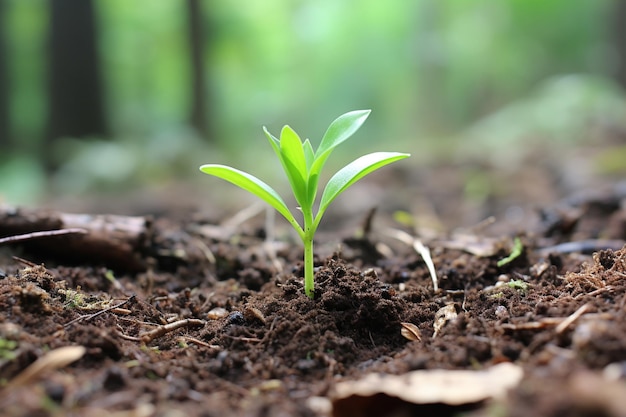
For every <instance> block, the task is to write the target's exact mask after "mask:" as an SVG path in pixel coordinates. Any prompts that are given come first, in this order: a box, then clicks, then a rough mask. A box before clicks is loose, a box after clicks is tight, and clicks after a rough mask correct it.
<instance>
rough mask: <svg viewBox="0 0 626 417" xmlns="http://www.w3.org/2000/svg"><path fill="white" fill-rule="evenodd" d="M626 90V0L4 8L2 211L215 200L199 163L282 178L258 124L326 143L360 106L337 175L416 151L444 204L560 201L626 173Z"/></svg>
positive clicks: (257, 0) (421, 180)
mask: <svg viewBox="0 0 626 417" xmlns="http://www.w3.org/2000/svg"><path fill="white" fill-rule="evenodd" d="M625 87H626V2H622V1H618V0H579V1H571V0H550V1H545V0H506V1H505V0H476V1H447V2H446V1H440V0H414V1H400V0H392V1H386V2H381V1H379V0H359V1H351V0H346V1H336V0H315V1H313V0H274V1H266V0H247V1H246V2H233V1H220V0H215V1H201V0H178V1H143V2H131V1H127V0H0V201H3V202H5V203H10V204H28V205H37V204H53V203H51V202H59V201H62V202H63V203H58V204H59V205H60V206H63V207H70V208H72V207H75V208H76V209H82V208H83V207H84V206H85V205H86V204H87V203H86V201H92V204H93V201H94V200H89V199H91V198H99V200H95V201H98V207H99V208H100V211H105V210H107V211H115V210H116V209H115V207H116V206H119V204H120V203H122V202H123V199H125V198H135V199H139V200H141V201H143V204H144V205H145V207H142V209H143V210H150V209H149V207H150V206H151V205H152V206H154V205H158V204H159V203H158V201H161V200H162V196H164V195H165V196H169V197H168V199H169V202H170V203H172V202H174V201H176V202H180V201H187V200H186V199H188V201H192V200H193V198H196V199H202V198H206V199H211V198H212V199H213V200H215V199H216V198H215V193H214V192H211V190H212V189H214V188H212V187H221V184H220V185H217V182H218V181H219V180H213V179H210V178H208V177H206V176H203V175H201V174H200V173H199V172H198V166H199V165H201V164H202V163H230V164H233V165H234V166H237V167H239V168H241V169H245V170H249V171H250V172H252V173H254V174H257V175H259V176H260V177H262V178H264V179H265V180H266V181H267V182H269V183H273V182H276V181H278V182H281V183H282V184H286V181H284V180H283V179H282V178H283V175H282V173H281V172H280V170H279V169H278V168H277V164H276V162H275V160H274V155H273V153H272V151H271V149H270V147H269V146H267V143H266V139H265V137H264V136H263V133H262V126H267V127H268V128H269V130H270V131H272V132H274V133H275V134H277V133H278V132H279V131H280V128H281V127H282V125H284V124H289V125H290V126H292V127H293V128H294V129H295V130H296V131H297V132H299V133H300V135H301V136H302V137H303V138H304V137H309V138H311V140H312V141H313V143H314V145H315V144H316V143H318V141H319V138H321V136H322V134H323V133H324V131H325V128H326V127H327V126H328V124H329V123H330V122H331V121H332V120H333V119H334V118H336V117H337V116H339V115H340V114H342V113H344V112H347V111H350V110H355V109H365V108H369V109H372V110H373V112H372V115H371V116H370V118H369V120H368V121H367V123H366V124H365V125H364V127H363V128H362V129H361V130H360V131H359V132H358V134H357V135H356V136H355V138H353V139H351V140H350V141H349V142H347V143H346V144H345V145H343V147H342V148H341V149H340V151H338V155H334V156H333V158H332V160H331V161H330V162H329V163H330V166H332V167H334V168H337V167H339V166H341V165H343V164H344V163H346V162H348V161H349V160H351V159H353V158H355V157H357V156H360V155H361V154H364V153H366V152H371V151H375V150H386V151H404V152H411V153H412V154H413V157H412V158H411V159H410V160H408V161H410V162H407V163H404V162H403V164H404V168H400V167H399V169H404V170H405V171H408V172H405V173H404V176H403V178H405V179H404V180H402V181H404V182H402V181H401V182H402V184H404V185H406V184H409V185H410V184H419V187H420V188H419V190H416V192H418V191H419V192H422V191H423V192H426V193H428V192H430V193H431V194H428V195H433V196H434V197H433V198H435V201H436V197H437V195H444V194H445V195H447V194H450V195H460V196H461V198H462V200H463V201H469V202H470V203H471V202H472V201H473V202H477V204H483V205H484V203H485V202H486V201H491V200H496V199H500V198H504V197H506V196H507V195H510V194H516V195H518V196H521V197H520V198H522V197H523V198H527V197H528V196H530V198H533V199H534V200H536V201H542V200H550V199H554V198H559V197H560V196H561V195H563V194H565V193H567V192H570V191H572V190H575V189H577V188H579V187H584V186H591V185H592V184H593V182H592V181H590V180H589V178H591V177H593V178H596V177H598V176H600V177H602V178H609V179H619V178H621V177H622V176H623V175H624V173H625V172H626V163H625V162H624V161H626V97H625V94H624V88H625ZM531 168H532V169H531ZM533 169H539V171H538V173H537V172H536V171H533ZM500 172H504V174H499V173H500ZM585 173H592V174H593V175H588V176H587V175H586V174H585ZM546 175H548V178H547V179H546V178H544V176H546ZM407 178H408V179H407ZM390 181H396V179H395V177H393V176H392V178H391V180H390ZM398 181H400V180H398ZM514 181H515V183H516V184H519V185H513V182H514ZM544 183H545V184H544ZM546 184H547V185H546ZM557 185H558V187H557ZM228 187H230V186H228ZM516 187H518V188H516ZM217 189H220V188H217ZM225 189H226V188H225ZM555 189H558V191H556V192H555V191H554V190H555ZM228 190H229V192H230V194H228V195H226V196H224V195H222V196H221V198H222V199H227V198H230V197H229V196H232V198H233V199H241V200H245V199H246V198H247V196H243V192H241V193H240V192H238V191H235V190H231V189H230V188H228ZM515 190H518V191H515ZM519 190H522V191H523V193H522V191H519ZM512 191H515V192H512ZM544 191H545V193H544ZM520 193H521V194H520ZM524 193H525V194H524ZM544 194H545V195H544ZM94 195H97V196H98V197H93V196H94ZM212 195H213V197H212ZM102 196H104V198H103V197H102ZM159 196H161V197H159ZM172 196H175V197H172ZM245 201H248V200H245ZM503 201H504V200H503ZM405 203H406V204H413V203H415V202H412V201H407V202H405ZM189 204H192V203H189ZM446 204H448V203H445V198H442V203H441V207H434V210H445V205H446ZM239 206H241V204H239ZM484 214H485V212H483V213H481V215H484ZM472 220H473V219H472Z"/></svg>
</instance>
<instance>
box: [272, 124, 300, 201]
mask: <svg viewBox="0 0 626 417" xmlns="http://www.w3.org/2000/svg"><path fill="white" fill-rule="evenodd" d="M285 129H288V130H291V128H290V127H289V126H285V127H284V128H283V130H282V132H281V137H282V136H283V132H285ZM291 131H292V132H293V130H291ZM263 132H265V136H266V137H267V140H269V142H270V144H271V145H272V149H274V153H275V154H276V156H277V157H278V160H279V161H280V164H281V165H282V166H283V171H285V174H286V175H287V179H288V180H289V184H290V185H291V189H292V191H293V195H294V197H295V198H296V201H297V202H298V204H300V205H301V206H302V205H306V204H308V203H307V200H306V198H307V195H308V193H307V191H306V186H307V183H306V180H305V178H306V177H303V176H302V171H304V173H305V174H304V175H306V161H304V151H303V150H302V149H301V150H300V153H302V155H303V156H302V158H300V157H299V156H297V155H296V156H294V157H293V158H294V159H296V160H300V161H301V162H300V163H304V164H305V166H304V167H303V168H302V169H301V168H300V167H296V165H295V164H294V162H293V160H292V159H290V155H291V153H292V152H294V150H293V149H292V148H293V146H294V145H295V143H294V141H293V139H294V137H293V135H290V134H287V135H288V136H287V137H285V143H284V144H283V141H282V140H278V139H276V137H275V136H274V135H272V134H271V133H270V132H269V131H268V130H267V128H266V127H263ZM293 134H294V135H295V138H296V140H297V141H298V143H299V145H298V146H300V148H302V144H301V143H300V138H299V137H298V135H297V134H296V132H293ZM295 152H297V151H295Z"/></svg>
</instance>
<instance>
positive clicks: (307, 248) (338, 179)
mask: <svg viewBox="0 0 626 417" xmlns="http://www.w3.org/2000/svg"><path fill="white" fill-rule="evenodd" d="M369 114H370V110H356V111H352V112H349V113H346V114H344V115H341V116H339V117H338V118H337V119H336V120H334V121H333V122H332V123H331V124H330V126H329V127H328V130H327V131H326V133H325V134H324V136H323V137H322V141H321V142H320V144H319V146H318V148H317V150H313V146H312V145H311V142H309V140H308V139H306V140H305V141H304V142H303V141H302V140H301V139H300V137H299V136H298V134H297V133H296V132H295V131H294V130H293V129H291V128H290V127H289V126H285V127H283V129H282V131H281V132H280V139H278V138H276V137H275V136H273V135H272V134H271V133H270V132H269V131H268V130H267V129H266V128H263V131H264V132H265V136H266V137H267V139H268V140H269V142H270V145H271V146H272V148H273V149H274V152H275V153H276V156H278V159H279V161H280V163H281V165H282V167H283V170H284V171H285V173H286V174H287V179H288V180H289V184H290V185H291V189H292V191H293V195H294V197H295V198H296V201H297V202H298V204H299V207H298V209H299V210H300V211H301V212H302V217H303V225H300V223H299V222H298V221H297V220H296V218H295V216H294V214H293V213H292V212H291V211H290V210H289V208H288V207H287V204H285V202H284V201H283V199H282V198H281V197H280V195H279V194H278V193H277V192H276V191H275V190H274V189H273V188H272V187H270V186H269V185H267V184H266V183H265V182H263V181H261V180H260V179H258V178H257V177H255V176H253V175H250V174H248V173H247V172H243V171H240V170H238V169H235V168H232V167H229V166H226V165H217V164H208V165H202V166H201V167H200V170H201V171H202V172H204V173H205V174H209V175H213V176H216V177H219V178H222V179H224V180H226V181H229V182H231V183H232V184H235V185H237V186H238V187H240V188H242V189H244V190H246V191H248V192H250V193H252V194H254V195H256V196H257V197H259V198H261V199H262V200H264V201H265V202H266V203H268V204H269V205H271V206H272V207H273V208H275V209H276V210H277V211H278V212H279V213H280V214H282V215H283V216H284V217H285V219H287V221H288V222H289V223H290V224H291V226H292V227H293V228H294V229H295V230H296V232H297V233H298V236H300V239H301V240H302V243H303V244H304V291H305V293H306V295H308V296H309V297H311V298H313V297H314V272H313V238H314V237H315V232H316V231H317V228H318V226H319V224H320V220H321V219H322V216H323V214H324V212H326V209H327V208H328V206H329V205H330V203H331V202H332V201H333V200H334V199H335V198H336V197H337V196H338V195H339V194H341V193H342V192H344V191H345V190H346V189H348V188H349V187H350V186H351V185H353V184H354V183H355V182H357V181H358V180H360V179H361V178H363V177H364V176H366V175H367V174H369V173H371V172H373V171H375V170H377V169H379V168H381V167H383V166H385V165H388V164H390V163H392V162H395V161H398V160H400V159H404V158H407V157H409V156H410V155H409V154H407V153H398V152H374V153H370V154H367V155H364V156H362V157H360V158H357V159H356V160H354V161H352V162H351V163H349V164H348V165H346V166H345V167H343V168H342V169H340V170H339V171H338V172H337V173H336V174H335V175H333V177H332V178H331V179H330V180H329V181H328V183H327V184H326V187H325V188H324V191H323V193H322V198H321V200H320V203H319V207H318V209H317V213H314V205H315V201H316V199H315V198H316V195H317V186H318V181H319V178H320V173H321V171H322V168H323V167H324V164H325V163H326V160H327V159H328V157H329V156H330V154H331V152H332V151H333V150H334V149H335V148H336V147H337V146H339V145H340V144H341V143H343V142H344V141H345V140H346V139H348V138H349V137H350V136H352V135H353V134H354V133H355V132H356V131H357V130H358V129H359V128H360V127H361V125H362V124H363V122H365V119H367V117H368V116H369Z"/></svg>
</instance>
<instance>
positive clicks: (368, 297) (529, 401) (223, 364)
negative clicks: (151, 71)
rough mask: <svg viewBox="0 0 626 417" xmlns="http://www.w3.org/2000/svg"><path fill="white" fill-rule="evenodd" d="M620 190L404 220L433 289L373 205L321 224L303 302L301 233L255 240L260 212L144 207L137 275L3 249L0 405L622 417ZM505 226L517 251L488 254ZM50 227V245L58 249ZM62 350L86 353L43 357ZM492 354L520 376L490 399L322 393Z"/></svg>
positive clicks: (31, 410)
mask: <svg viewBox="0 0 626 417" xmlns="http://www.w3.org/2000/svg"><path fill="white" fill-rule="evenodd" d="M394 181H395V180H394ZM379 185H380V184H379ZM383 185H384V184H383ZM370 186H372V185H370ZM379 188H380V187H379ZM622 188H623V187H620V186H619V185H618V186H610V187H608V188H606V190H607V191H606V192H603V193H599V192H593V193H587V194H581V193H578V194H577V195H576V197H575V198H573V197H572V198H565V199H561V200H558V201H557V199H554V200H555V202H554V203H549V204H545V205H543V206H542V207H540V210H535V211H533V212H534V213H539V215H536V216H534V217H533V219H534V220H533V221H532V222H530V221H526V220H524V221H523V222H522V223H517V224H516V225H515V226H511V225H510V224H506V223H504V222H500V221H498V220H497V219H496V222H495V223H493V224H491V225H490V224H479V225H475V224H469V225H467V224H466V225H465V226H467V227H469V226H476V227H471V228H466V229H455V230H454V231H441V230H436V231H434V232H433V230H426V229H424V228H423V227H422V228H421V229H420V228H419V227H417V226H416V227H417V228H418V229H419V232H420V235H421V236H422V241H423V243H424V244H425V245H426V246H428V247H429V248H430V252H431V255H432V260H433V262H434V265H435V267H436V271H437V276H438V278H437V285H438V289H437V290H435V289H434V285H433V279H432V277H431V276H430V274H429V270H428V268H427V265H426V263H425V262H424V259H423V258H422V257H421V256H420V255H419V254H418V253H417V252H416V251H415V250H414V249H413V247H411V245H409V244H406V243H402V242H400V241H398V240H396V239H394V238H392V237H390V236H389V232H388V229H387V227H388V226H392V227H393V228H394V229H398V230H400V229H402V230H403V231H404V232H405V233H407V234H409V235H415V230H414V229H412V228H410V227H406V226H401V225H400V224H399V223H397V222H394V221H393V220H392V218H391V210H389V209H388V208H389V207H390V205H389V204H387V205H385V204H384V203H383V204H381V206H382V207H384V208H383V209H381V211H380V212H379V213H374V212H371V213H370V216H367V215H366V214H367V213H365V212H363V211H362V210H361V206H358V209H359V210H361V212H360V215H359V216H356V217H355V216H354V215H353V214H351V213H347V214H346V212H343V214H344V216H343V217H342V216H341V213H340V211H341V210H340V211H339V212H337V215H336V216H335V217H334V218H332V217H331V218H330V219H329V221H328V222H327V223H326V229H325V230H324V231H322V232H321V233H320V235H319V236H318V239H317V240H318V245H317V247H316V287H315V298H314V299H310V298H308V297H306V296H305V294H304V291H303V285H302V278H301V277H302V260H301V257H302V249H301V247H300V246H299V244H298V242H297V241H296V240H295V239H294V237H293V235H292V234H290V233H289V232H288V231H286V229H282V228H281V227H277V229H278V231H279V234H278V236H277V237H276V238H274V239H273V240H272V239H268V236H267V234H268V229H267V228H266V227H265V225H264V223H263V219H262V218H261V219H260V218H258V216H257V217H255V218H252V219H248V220H244V221H239V222H235V223H233V222H230V223H228V224H225V223H219V222H217V221H215V219H212V218H210V216H207V214H206V211H203V213H204V214H199V213H197V212H196V213H185V215H184V216H183V215H180V213H179V214H176V213H166V214H161V215H159V216H157V217H154V218H153V219H152V224H151V233H150V236H149V237H148V238H147V239H146V241H145V243H144V244H143V246H142V247H141V248H140V249H139V250H138V255H139V256H140V257H141V258H142V260H143V261H144V264H145V265H146V267H145V268H143V270H140V271H139V272H133V271H125V270H123V268H118V269H117V270H111V269H109V268H110V267H109V265H106V264H104V263H103V262H102V261H98V260H93V259H89V258H84V259H78V260H76V259H71V260H70V258H64V257H60V256H58V255H59V252H61V253H62V251H58V250H56V251H54V254H52V252H48V251H46V250H42V247H41V246H39V247H29V246H20V245H18V244H11V245H6V246H4V247H3V251H2V252H0V254H1V260H0V387H1V388H0V407H1V408H2V410H3V411H2V415H5V416H62V415H63V416H64V415H75V416H100V415H103V416H104V415H115V416H179V415H181V416H182V415H187V416H207V417H208V416H330V415H335V416H339V415H353V416H374V415H377V416H411V415H441V416H445V415H468V416H493V415H498V416H531V415H534V416H566V415H567V416H624V415H626V403H625V401H626V400H625V398H626V382H625V381H624V378H625V377H626V317H625V315H626V307H625V302H626V281H625V279H626V249H622V247H623V245H624V239H626V211H625V210H624V201H626V195H625V193H623V190H622ZM365 189H366V188H364V190H365ZM382 189H384V186H383V187H382ZM357 193H358V192H357ZM432 201H434V202H435V203H436V202H437V197H436V196H434V197H433V200H432ZM370 203H371V205H372V206H374V205H378V203H377V202H376V201H370ZM492 203H493V202H492ZM498 204H500V205H503V204H504V203H502V202H499V203H498ZM510 206H512V205H510ZM450 210H451V211H453V210H452V209H450ZM496 212H497V211H496ZM481 213H482V214H484V213H485V212H484V211H482V212H481ZM440 214H441V213H440ZM482 214H481V215H477V217H480V216H482ZM351 216H352V219H354V218H358V220H359V221H357V222H354V221H352V222H351V221H349V219H350V217H351ZM442 216H443V214H442ZM455 216H456V214H455V213H452V212H451V213H450V216H449V217H448V218H450V219H451V218H456V220H457V221H458V217H455ZM231 219H232V217H231ZM346 219H348V221H346ZM362 219H363V220H362ZM364 219H368V221H366V220H364ZM439 220H441V218H440V219H439ZM441 221H442V222H444V221H445V219H444V220H441ZM278 223H279V226H280V222H278ZM405 223H406V222H405ZM346 225H347V226H346ZM283 226H284V225H283ZM414 226H415V225H414ZM283 232H284V233H283ZM405 236H406V235H405ZM515 237H517V238H519V243H521V246H518V249H521V252H520V253H519V256H513V257H511V258H512V259H509V260H508V261H503V259H505V258H507V257H508V256H509V255H510V254H511V253H512V252H515V246H516V244H515V239H514V238H515ZM66 238H67V237H49V238H47V239H48V240H49V241H50V242H53V245H56V246H57V249H58V247H59V246H60V247H61V248H62V247H63V239H66ZM55 239H56V240H55ZM55 242H56V243H55ZM409 243H410V242H409ZM16 256H17V257H18V258H16ZM444 313H445V314H444ZM446 314H447V315H446ZM407 326H408V328H410V329H411V331H410V332H407V331H404V332H403V331H402V329H403V328H406V327H407ZM65 346H83V347H84V348H85V350H84V351H81V352H80V353H79V354H77V355H76V357H74V356H73V355H74V353H68V352H65V351H63V350H61V352H63V353H64V354H65V355H67V356H66V357H65V359H63V358H62V359H56V360H53V359H51V352H55V350H56V349H59V348H62V347H65ZM68 358H69V359H68ZM44 360H47V363H46V366H42V367H36V364H37V363H39V364H40V363H41V361H44ZM36 361H37V362H36ZM500 363H513V364H516V365H518V366H519V367H521V368H522V369H523V378H522V380H521V382H520V383H519V384H517V385H516V386H515V387H514V388H513V389H512V390H510V391H509V393H508V394H507V395H506V396H504V397H499V398H495V399H492V400H488V399H487V400H477V401H475V402H471V403H464V404H449V403H446V402H445V401H434V402H430V403H425V404H417V403H411V402H409V401H402V400H400V399H398V398H395V397H393V396H389V395H386V394H383V393H380V394H377V395H373V396H372V397H371V398H370V399H369V402H368V406H366V407H362V406H358V405H357V403H352V405H350V404H351V403H348V406H347V409H348V410H349V411H348V412H347V414H346V411H345V409H346V404H345V403H343V404H342V405H341V407H340V406H338V401H339V399H338V398H337V397H336V395H335V387H336V385H337V384H339V383H341V382H345V381H358V380H360V379H362V378H363V377H365V376H366V375H370V374H372V373H380V374H390V375H404V374H407V373H409V372H412V371H415V370H434V369H443V370H459V369H461V370H472V371H478V370H482V369H489V368H490V367H492V366H494V365H496V364H500ZM497 383H498V382H497V381H494V384H497ZM341 410H344V411H341Z"/></svg>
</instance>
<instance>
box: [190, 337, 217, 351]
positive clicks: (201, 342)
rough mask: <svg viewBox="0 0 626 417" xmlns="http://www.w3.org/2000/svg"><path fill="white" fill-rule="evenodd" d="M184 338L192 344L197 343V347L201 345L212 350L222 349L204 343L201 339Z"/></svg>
mask: <svg viewBox="0 0 626 417" xmlns="http://www.w3.org/2000/svg"><path fill="white" fill-rule="evenodd" d="M182 338H183V339H184V340H186V341H188V342H190V343H195V344H196V345H200V346H204V347H207V348H210V349H221V346H219V345H211V344H209V343H207V342H203V341H202V340H200V339H196V338H195V337H191V336H182Z"/></svg>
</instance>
